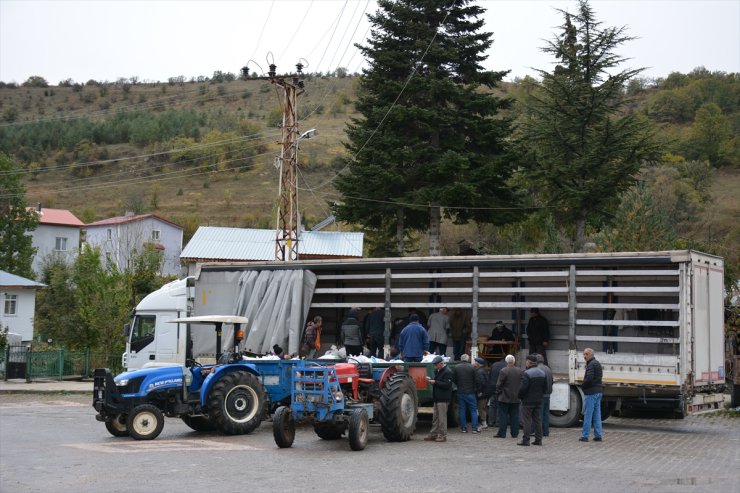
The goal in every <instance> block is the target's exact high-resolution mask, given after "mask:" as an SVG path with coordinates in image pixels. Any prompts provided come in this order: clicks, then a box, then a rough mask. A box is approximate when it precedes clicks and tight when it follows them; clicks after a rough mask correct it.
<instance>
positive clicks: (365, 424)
mask: <svg viewBox="0 0 740 493" xmlns="http://www.w3.org/2000/svg"><path fill="white" fill-rule="evenodd" d="M369 428H370V419H368V417H367V411H365V410H364V409H355V410H353V411H352V414H351V415H350V417H349V448H351V449H352V450H363V449H364V448H365V446H367V433H368V429H369Z"/></svg>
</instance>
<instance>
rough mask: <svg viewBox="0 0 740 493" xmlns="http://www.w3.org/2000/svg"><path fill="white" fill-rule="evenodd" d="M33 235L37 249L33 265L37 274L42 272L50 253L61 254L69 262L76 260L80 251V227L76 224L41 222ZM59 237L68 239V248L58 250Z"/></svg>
mask: <svg viewBox="0 0 740 493" xmlns="http://www.w3.org/2000/svg"><path fill="white" fill-rule="evenodd" d="M31 236H32V238H33V242H32V243H33V246H34V247H35V248H36V249H37V250H36V256H35V257H34V258H33V265H32V267H33V270H34V272H36V275H37V276H38V275H40V274H41V268H42V266H43V264H44V261H45V260H46V259H47V257H49V256H50V255H54V256H59V257H61V258H62V259H63V260H64V261H66V262H67V263H71V262H74V259H75V258H76V257H77V255H78V253H79V251H80V228H77V227H74V226H60V225H57V224H39V225H38V228H36V230H35V231H33V233H32V234H31ZM57 238H66V239H67V247H66V250H64V251H59V250H56V239H57Z"/></svg>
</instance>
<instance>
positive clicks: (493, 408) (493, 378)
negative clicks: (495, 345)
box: [486, 359, 506, 426]
mask: <svg viewBox="0 0 740 493" xmlns="http://www.w3.org/2000/svg"><path fill="white" fill-rule="evenodd" d="M504 368H506V361H505V360H503V359H500V360H498V361H496V362H495V363H494V364H492V365H491V369H490V371H489V373H488V389H487V390H486V393H487V394H488V397H489V398H488V426H495V425H496V423H497V422H498V406H497V405H496V403H497V402H498V401H497V400H496V382H498V376H499V373H501V370H503V369H504Z"/></svg>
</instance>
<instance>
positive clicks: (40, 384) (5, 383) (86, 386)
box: [0, 379, 93, 394]
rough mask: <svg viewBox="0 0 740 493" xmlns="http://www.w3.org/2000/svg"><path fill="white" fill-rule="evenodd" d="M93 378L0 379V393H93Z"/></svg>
mask: <svg viewBox="0 0 740 493" xmlns="http://www.w3.org/2000/svg"><path fill="white" fill-rule="evenodd" d="M92 390H93V381H92V380H33V381H31V382H26V381H25V380H24V379H16V380H0V394H6V393H16V392H17V393H25V394H35V393H39V394H41V393H47V392H48V393H59V392H61V393H76V394H87V393H89V394H92Z"/></svg>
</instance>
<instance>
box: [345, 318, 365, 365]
mask: <svg viewBox="0 0 740 493" xmlns="http://www.w3.org/2000/svg"><path fill="white" fill-rule="evenodd" d="M357 316H358V312H357V310H350V311H349V314H348V315H347V318H346V319H345V321H344V322H343V323H342V331H341V334H342V344H344V348H345V350H346V351H347V356H360V355H361V354H362V341H363V339H364V338H363V337H362V330H361V329H360V321H359V320H358V319H357Z"/></svg>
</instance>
